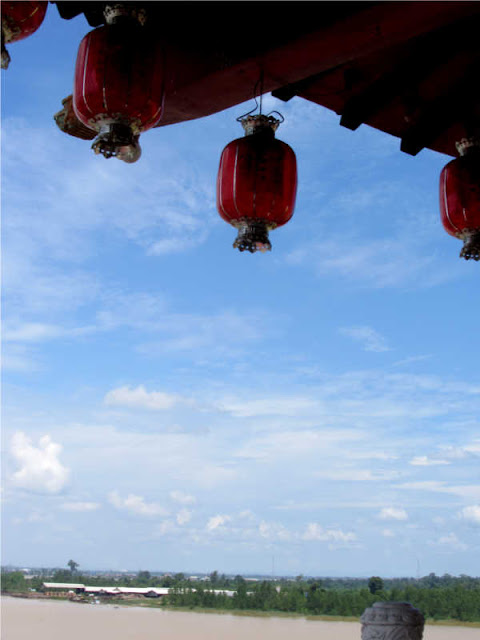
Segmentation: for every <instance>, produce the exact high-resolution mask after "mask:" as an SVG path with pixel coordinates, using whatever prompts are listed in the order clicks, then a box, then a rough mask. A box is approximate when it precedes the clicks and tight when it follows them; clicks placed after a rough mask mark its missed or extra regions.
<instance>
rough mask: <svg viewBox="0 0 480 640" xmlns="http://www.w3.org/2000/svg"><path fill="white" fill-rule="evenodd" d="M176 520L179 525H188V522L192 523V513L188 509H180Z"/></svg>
mask: <svg viewBox="0 0 480 640" xmlns="http://www.w3.org/2000/svg"><path fill="white" fill-rule="evenodd" d="M175 519H176V521H177V524H179V525H183V524H187V522H190V520H191V519H192V511H189V510H188V509H180V511H179V512H178V513H177V515H176V516H175Z"/></svg>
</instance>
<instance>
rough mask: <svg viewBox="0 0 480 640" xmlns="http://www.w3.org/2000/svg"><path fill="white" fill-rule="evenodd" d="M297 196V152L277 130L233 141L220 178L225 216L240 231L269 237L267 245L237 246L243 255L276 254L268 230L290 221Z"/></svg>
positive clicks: (223, 159) (219, 198)
mask: <svg viewBox="0 0 480 640" xmlns="http://www.w3.org/2000/svg"><path fill="white" fill-rule="evenodd" d="M260 117H262V116H260ZM296 191H297V162H296V157H295V153H294V152H293V150H292V148H291V147H290V146H289V145H288V144H286V143H285V142H282V141H281V140H278V139H277V138H275V133H274V130H273V129H272V128H271V127H269V126H267V127H261V128H260V129H258V130H257V131H254V132H253V133H250V134H247V135H246V136H245V137H243V138H238V139H237V140H233V141H232V142H230V143H229V144H228V145H227V146H226V147H225V149H224V150H223V152H222V155H221V158H220V167H219V171H218V177H217V208H218V212H219V214H220V216H221V217H222V218H223V219H224V220H225V221H226V222H228V223H230V224H231V225H232V226H234V227H237V228H238V229H240V230H242V228H243V227H244V226H245V225H252V224H254V225H255V224H258V225H259V226H260V227H263V232H264V233H266V242H264V241H263V240H261V239H260V238H259V239H258V240H256V241H255V240H254V241H253V244H249V245H248V246H243V247H242V246H241V244H238V239H237V242H236V243H235V244H234V246H238V248H239V249H240V250H244V249H248V250H249V251H252V252H253V251H255V250H257V249H260V250H262V249H263V250H265V249H270V244H269V242H268V231H269V230H271V229H275V228H276V227H281V226H282V225H284V224H286V223H287V222H288V221H289V220H290V218H291V217H292V215H293V211H294V207H295V197H296ZM260 245H265V246H260Z"/></svg>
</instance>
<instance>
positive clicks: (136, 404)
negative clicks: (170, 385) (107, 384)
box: [104, 385, 182, 411]
mask: <svg viewBox="0 0 480 640" xmlns="http://www.w3.org/2000/svg"><path fill="white" fill-rule="evenodd" d="M181 401H182V398H180V396H177V395H176V394H170V393H165V392H163V391H147V390H146V389H145V387H143V386H142V385H140V386H138V387H136V388H134V389H131V388H130V387H118V388H117V389H112V390H111V391H109V392H108V393H107V394H106V395H105V398H104V402H105V404H106V405H109V406H117V407H132V408H136V409H150V410H152V411H164V410H165V409H171V408H172V407H173V406H174V405H175V404H178V403H179V402H181Z"/></svg>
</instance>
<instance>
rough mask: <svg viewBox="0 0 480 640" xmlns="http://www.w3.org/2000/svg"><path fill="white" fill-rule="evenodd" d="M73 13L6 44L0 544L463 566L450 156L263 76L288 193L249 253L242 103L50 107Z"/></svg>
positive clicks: (465, 537) (466, 469) (348, 567)
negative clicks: (235, 178) (239, 191)
mask: <svg viewBox="0 0 480 640" xmlns="http://www.w3.org/2000/svg"><path fill="white" fill-rule="evenodd" d="M89 29H90V28H89V27H88V25H87V23H86V21H85V20H84V18H83V17H77V18H75V19H74V20H71V21H65V20H61V19H60V18H59V16H58V12H57V10H56V8H55V7H54V6H53V5H49V9H48V12H47V17H46V20H45V22H44V24H43V25H42V27H41V28H40V30H39V31H38V32H37V33H36V34H34V35H33V36H31V37H30V38H28V39H26V40H24V41H23V42H20V43H16V44H12V45H10V46H9V52H10V55H11V57H12V62H11V64H10V68H9V69H8V70H7V71H6V72H5V71H2V185H3V189H2V192H3V201H2V236H3V251H2V255H3V283H2V290H3V320H2V334H3V354H2V356H3V357H2V363H3V375H2V391H3V418H2V425H3V429H2V437H3V464H2V470H3V487H4V488H3V494H2V503H3V551H2V563H3V564H8V563H11V564H22V565H26V566H28V565H35V566H52V565H57V566H65V565H66V562H67V561H68V560H69V559H70V558H72V557H73V558H74V559H75V561H76V562H78V563H79V564H80V567H81V568H84V569H88V568H89V569H94V568H110V569H133V570H138V569H150V570H170V571H192V572H199V571H213V570H214V569H216V570H218V571H220V572H227V573H229V572H232V573H244V574H247V573H267V574H269V573H271V572H272V568H273V569H274V571H275V573H276V574H279V575H287V574H291V575H297V574H299V573H303V574H305V575H351V576H369V575H372V574H378V575H382V576H392V575H416V573H417V571H420V573H421V574H422V575H423V574H427V573H429V572H432V571H434V572H436V573H437V574H442V573H445V572H449V573H452V574H459V573H468V574H470V575H479V574H480V561H479V558H480V553H479V546H480V545H479V534H480V477H479V461H480V432H479V428H478V427H479V423H478V416H479V413H480V411H479V410H480V376H479V373H478V356H479V349H478V304H477V298H478V277H479V276H478V265H477V264H472V263H470V262H466V261H463V260H460V259H459V258H458V254H459V252H460V248H461V246H460V242H459V241H457V240H455V239H453V238H451V237H450V236H448V235H447V234H446V233H445V232H444V231H443V229H442V227H441V223H440V218H439V211H438V178H439V174H440V171H441V169H442V167H443V166H444V165H445V164H446V162H448V161H449V158H448V157H446V156H442V155H440V154H437V153H434V152H430V151H423V152H421V153H420V154H419V155H418V156H417V157H415V158H412V157H410V156H407V155H405V154H402V153H401V152H400V151H399V141H398V140H397V139H395V138H393V137H390V136H388V135H386V134H383V133H381V132H378V131H375V130H373V129H370V128H368V127H365V126H362V127H361V128H360V129H359V130H357V131H356V132H351V131H349V130H346V129H343V128H342V127H340V126H339V118H338V116H336V115H335V114H334V113H331V112H328V111H327V110H325V109H323V108H321V107H318V106H315V105H313V104H310V103H307V102H305V101H302V100H300V99H297V98H294V99H293V100H292V101H290V102H289V103H287V104H285V103H282V102H280V101H277V100H275V99H273V98H272V97H270V96H265V97H264V111H268V110H269V109H279V110H280V111H281V112H282V114H283V115H284V117H285V122H284V123H283V124H282V125H281V126H280V128H279V130H278V132H277V137H278V138H280V139H281V140H284V141H285V142H287V143H288V144H290V146H291V147H292V148H293V149H294V151H295V153H296V155H297V161H298V171H299V188H298V196H297V205H296V210H295V214H294V216H293V218H292V220H291V221H290V223H289V224H287V225H286V226H285V227H283V228H281V229H278V230H276V231H274V232H272V233H271V241H272V245H273V250H272V252H271V253H267V254H254V255H251V254H248V255H245V254H241V253H240V252H238V251H235V250H233V249H232V246H231V245H232V243H233V240H234V238H235V231H234V229H233V228H231V227H230V226H229V225H227V224H226V223H225V222H223V221H222V220H221V219H220V217H219V216H218V214H217V213H216V207H215V180H216V173H217V169H218V161H219V157H220V153H221V151H222V149H223V147H224V146H225V145H226V144H228V142H230V141H231V140H233V139H234V138H237V137H240V136H241V135H242V131H241V127H240V125H239V124H238V123H237V122H236V117H237V116H239V115H241V114H242V113H244V112H245V111H248V110H249V109H250V108H252V107H253V104H250V103H248V104H245V105H239V106H237V107H235V108H233V109H230V110H227V111H224V112H222V113H219V114H216V115H214V116H211V117H208V118H204V119H201V120H198V121H194V122H187V123H183V124H178V125H173V126H170V127H165V128H160V129H154V130H152V131H150V132H147V133H145V134H144V135H143V136H142V139H141V142H142V149H143V154H142V157H141V159H140V160H139V161H138V162H137V163H136V164H135V165H126V164H123V163H120V162H118V161H116V160H114V159H111V160H105V159H104V158H102V157H98V156H97V157H96V156H94V154H93V152H92V151H91V150H90V143H89V142H84V141H81V140H78V139H76V138H72V137H69V136H67V135H65V134H63V133H62V132H61V131H59V130H58V129H57V128H56V125H55V123H54V121H53V114H54V113H56V112H57V111H58V110H59V109H60V108H61V100H62V99H63V98H64V97H65V96H66V95H68V94H69V93H71V90H72V81H73V68H74V62H75V56H76V50H77V47H78V44H79V42H80V40H81V38H82V37H83V35H84V34H85V33H87V31H88V30H89Z"/></svg>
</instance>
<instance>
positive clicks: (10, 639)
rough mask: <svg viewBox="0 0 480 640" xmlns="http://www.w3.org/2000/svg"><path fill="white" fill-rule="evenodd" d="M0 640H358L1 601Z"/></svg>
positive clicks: (353, 628) (432, 636)
mask: <svg viewBox="0 0 480 640" xmlns="http://www.w3.org/2000/svg"><path fill="white" fill-rule="evenodd" d="M1 631H2V634H1V638H2V640H167V639H168V640H216V639H217V638H218V639H219V640H220V639H222V640H223V639H224V638H225V639H226V640H227V639H228V640H360V624H359V623H357V622H324V621H319V620H306V619H303V618H279V617H265V618H260V617H258V618H257V617H247V616H234V615H230V614H224V615H222V614H214V613H194V612H192V613H190V612H181V611H163V610H161V609H146V608H141V607H114V606H113V605H91V604H77V603H71V602H54V601H51V600H33V599H32V600H27V599H23V598H11V597H7V596H6V597H3V598H2V619H1ZM424 640H480V629H478V628H477V629H474V628H465V627H439V626H428V625H427V627H426V628H425V634H424Z"/></svg>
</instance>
